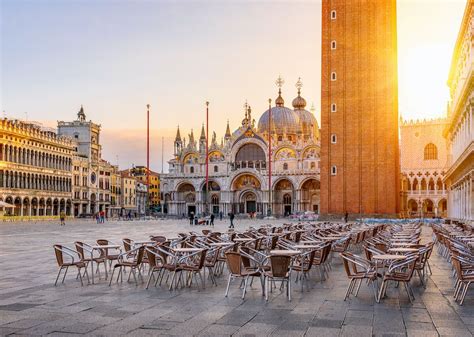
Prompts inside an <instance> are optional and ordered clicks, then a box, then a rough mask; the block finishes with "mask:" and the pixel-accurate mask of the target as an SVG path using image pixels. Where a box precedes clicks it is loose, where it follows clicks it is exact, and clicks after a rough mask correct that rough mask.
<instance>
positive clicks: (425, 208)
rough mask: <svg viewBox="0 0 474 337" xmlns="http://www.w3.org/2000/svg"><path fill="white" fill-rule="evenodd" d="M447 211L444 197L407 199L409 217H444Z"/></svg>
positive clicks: (446, 202)
mask: <svg viewBox="0 0 474 337" xmlns="http://www.w3.org/2000/svg"><path fill="white" fill-rule="evenodd" d="M447 211H448V201H447V199H446V198H442V199H430V198H418V199H415V198H411V199H408V215H409V216H410V217H417V218H421V217H425V218H431V217H446V216H447Z"/></svg>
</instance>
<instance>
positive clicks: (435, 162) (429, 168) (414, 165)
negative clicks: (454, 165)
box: [400, 118, 448, 218]
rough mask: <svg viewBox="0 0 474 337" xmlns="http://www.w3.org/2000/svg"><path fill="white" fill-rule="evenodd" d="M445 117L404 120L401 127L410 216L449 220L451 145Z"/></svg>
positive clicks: (407, 215) (403, 170)
mask: <svg viewBox="0 0 474 337" xmlns="http://www.w3.org/2000/svg"><path fill="white" fill-rule="evenodd" d="M447 125H448V122H447V120H446V119H445V118H439V119H433V120H423V121H403V120H401V125H400V145H401V146H400V147H401V170H402V175H403V178H404V180H405V182H406V184H405V187H404V192H405V193H406V207H404V208H402V210H403V211H404V214H403V215H404V216H406V217H419V218H422V217H427V218H431V217H446V216H447V209H448V203H447V199H448V192H447V190H446V186H445V183H444V179H445V175H446V172H447V170H448V145H447V143H446V139H445V138H444V137H443V130H444V129H445V128H446V126H447Z"/></svg>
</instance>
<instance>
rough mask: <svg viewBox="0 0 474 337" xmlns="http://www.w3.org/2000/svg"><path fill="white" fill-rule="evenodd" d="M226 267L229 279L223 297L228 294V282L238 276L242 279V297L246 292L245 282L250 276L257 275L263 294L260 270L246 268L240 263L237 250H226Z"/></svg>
mask: <svg viewBox="0 0 474 337" xmlns="http://www.w3.org/2000/svg"><path fill="white" fill-rule="evenodd" d="M225 256H226V262H227V268H228V269H229V279H228V281H227V288H226V291H225V297H227V295H228V294H229V287H230V282H231V281H232V279H234V278H240V279H242V280H244V289H243V291H242V299H244V298H245V293H246V292H247V283H248V280H249V278H250V277H252V278H254V277H258V278H260V282H261V285H262V295H263V294H264V289H265V288H264V283H263V280H262V273H261V272H260V270H247V269H246V268H245V267H244V266H243V263H242V256H241V254H240V253H237V252H233V251H230V252H227V253H225Z"/></svg>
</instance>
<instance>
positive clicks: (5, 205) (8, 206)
mask: <svg viewBox="0 0 474 337" xmlns="http://www.w3.org/2000/svg"><path fill="white" fill-rule="evenodd" d="M0 207H5V208H15V205H12V204H9V203H8V202H5V201H1V200H0Z"/></svg>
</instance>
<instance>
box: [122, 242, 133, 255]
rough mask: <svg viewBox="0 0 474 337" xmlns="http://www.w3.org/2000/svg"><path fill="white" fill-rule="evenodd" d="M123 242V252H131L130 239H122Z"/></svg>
mask: <svg viewBox="0 0 474 337" xmlns="http://www.w3.org/2000/svg"><path fill="white" fill-rule="evenodd" d="M122 242H123V248H124V249H125V252H127V253H128V252H129V251H131V250H132V240H131V239H122Z"/></svg>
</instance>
